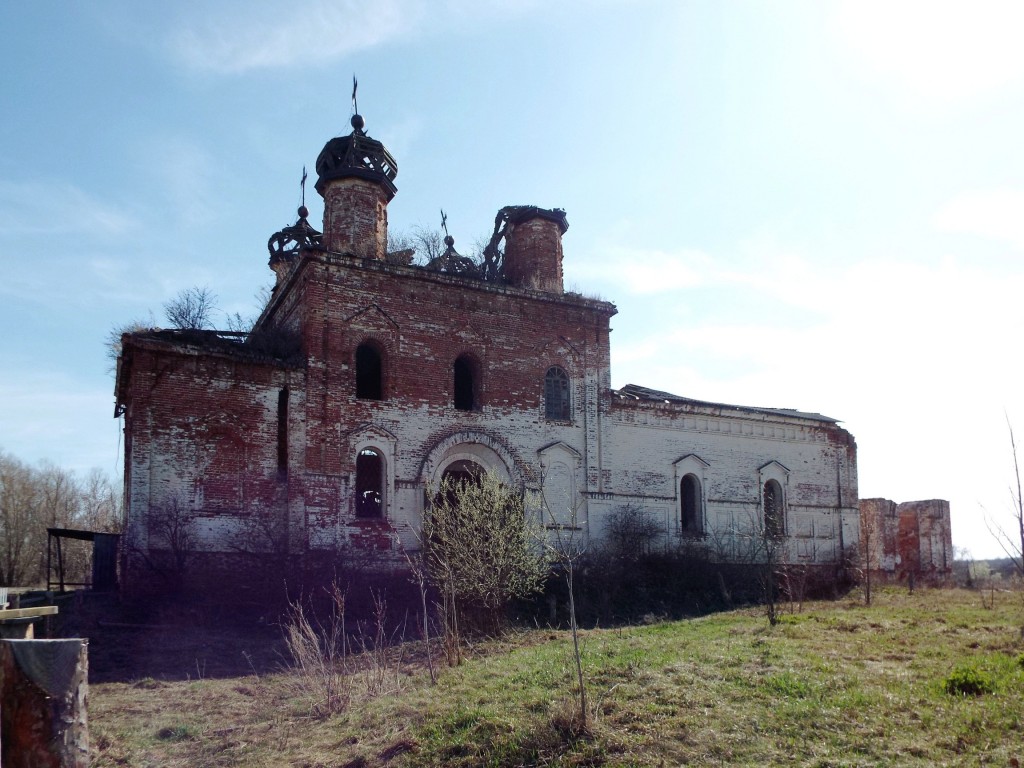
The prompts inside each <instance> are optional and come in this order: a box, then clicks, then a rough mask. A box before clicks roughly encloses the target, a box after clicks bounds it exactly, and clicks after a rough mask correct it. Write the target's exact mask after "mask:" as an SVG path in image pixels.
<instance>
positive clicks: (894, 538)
mask: <svg viewBox="0 0 1024 768" xmlns="http://www.w3.org/2000/svg"><path fill="white" fill-rule="evenodd" d="M860 517H861V521H860V530H861V562H862V564H863V567H864V568H867V569H868V570H870V572H871V577H872V579H877V580H882V581H894V582H910V583H914V582H917V583H930V584H941V583H944V582H946V581H947V580H948V579H949V577H950V576H951V575H952V573H953V534H952V529H951V527H950V517H949V502H948V501H944V500H943V499H929V500H928V501H905V502H903V503H902V504H897V503H896V502H894V501H889V500H888V499H861V500H860Z"/></svg>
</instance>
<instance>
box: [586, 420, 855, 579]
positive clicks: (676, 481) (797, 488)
mask: <svg viewBox="0 0 1024 768" xmlns="http://www.w3.org/2000/svg"><path fill="white" fill-rule="evenodd" d="M606 442H607V445H606V447H605V449H604V451H603V454H604V466H605V467H606V468H607V472H608V478H609V480H608V482H607V484H606V490H607V491H610V492H606V493H605V494H604V495H603V496H602V497H601V498H600V499H599V500H597V499H595V501H592V502H591V504H590V507H591V517H592V518H597V519H599V520H600V519H607V516H608V515H607V513H609V512H611V511H612V510H613V509H614V508H616V507H621V506H624V505H627V504H629V505H634V506H638V507H641V508H643V509H645V510H647V512H648V514H649V515H651V516H652V517H653V518H654V519H656V520H657V521H658V522H659V524H660V525H661V526H662V527H663V529H664V530H665V531H666V534H667V535H668V536H669V540H670V541H671V537H678V536H680V535H681V534H682V533H683V532H682V531H681V530H680V521H681V501H680V482H681V480H682V478H683V475H685V474H688V473H693V472H696V473H697V474H698V476H699V478H700V484H701V486H702V487H701V490H702V492H703V501H704V507H703V510H700V511H701V512H703V515H704V519H703V521H702V524H701V526H700V527H701V529H702V530H703V536H701V537H699V541H700V542H701V543H703V544H704V545H705V546H707V547H708V548H709V549H711V550H712V552H713V554H715V555H716V556H719V557H733V558H739V559H743V558H744V557H748V556H752V555H753V554H754V552H753V551H752V550H754V549H756V548H757V547H758V546H759V543H758V541H757V539H758V536H757V532H758V531H760V530H762V529H763V525H764V519H763V509H762V501H761V494H762V488H763V485H764V483H765V482H766V481H767V480H768V479H771V478H772V477H774V478H775V479H777V480H778V481H779V482H780V485H781V487H782V489H783V498H784V505H783V508H784V521H783V527H784V530H785V533H786V543H785V546H784V548H783V549H784V555H785V557H786V558H787V559H788V560H791V561H793V562H809V563H817V562H837V561H839V560H840V559H841V557H842V555H843V552H844V550H847V549H848V548H850V547H856V543H857V540H858V535H859V521H858V515H857V461H856V447H855V444H854V442H853V439H852V437H851V436H850V434H849V433H848V432H846V430H844V429H842V428H840V427H838V426H836V425H834V424H830V423H826V422H813V421H810V420H807V419H801V418H797V417H793V418H786V417H781V416H767V415H764V414H759V413H751V412H749V411H743V410H741V409H730V410H724V409H721V408H716V407H710V406H699V405H689V406H683V405H679V404H673V403H665V404H654V403H639V402H629V401H625V402H617V403H616V404H615V405H614V406H613V408H612V410H611V419H610V421H609V425H608V439H607V441H606ZM681 459H684V461H683V462H680V460H681ZM687 463H689V465H690V466H691V467H693V468H695V469H690V468H687V467H686V466H685V465H686V464H687ZM766 465H768V466H766ZM595 533H598V534H599V533H600V531H599V530H597V531H595Z"/></svg>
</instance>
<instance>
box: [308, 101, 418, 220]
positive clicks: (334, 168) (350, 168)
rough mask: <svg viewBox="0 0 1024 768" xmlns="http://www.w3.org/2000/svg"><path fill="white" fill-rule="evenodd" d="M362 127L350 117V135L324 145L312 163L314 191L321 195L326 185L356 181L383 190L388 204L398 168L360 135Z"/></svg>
mask: <svg viewBox="0 0 1024 768" xmlns="http://www.w3.org/2000/svg"><path fill="white" fill-rule="evenodd" d="M364 125H365V124H364V122H363V118H362V116H360V115H358V114H357V115H352V133H350V134H349V135H348V136H338V137H337V138H334V139H331V140H330V141H328V142H327V144H326V145H324V148H323V150H322V151H321V152H320V156H319V157H318V158H317V159H316V173H317V180H316V191H317V192H319V193H320V194H321V195H323V194H324V190H325V189H326V187H327V182H329V181H333V180H334V179H347V178H359V179H367V180H369V181H375V182H377V183H378V184H380V185H381V186H382V187H384V188H385V189H386V190H387V196H388V200H389V201H390V200H391V199H392V198H393V197H394V196H395V193H396V192H397V191H398V188H397V187H396V186H395V177H396V176H397V175H398V164H397V163H396V162H395V158H393V157H392V156H391V153H390V152H388V151H387V149H385V148H384V145H383V144H381V143H380V142H379V141H377V140H376V139H371V138H370V137H369V136H367V135H366V133H364V132H363V127H364Z"/></svg>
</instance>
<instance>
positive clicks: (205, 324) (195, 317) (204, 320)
mask: <svg viewBox="0 0 1024 768" xmlns="http://www.w3.org/2000/svg"><path fill="white" fill-rule="evenodd" d="M216 309H217V296H216V294H214V293H213V292H212V291H211V290H210V289H209V288H207V287H206V286H202V287H200V286H193V287H192V288H185V289H184V290H182V291H181V292H180V293H178V295H177V296H175V297H174V298H173V299H171V300H170V301H168V302H165V303H164V315H165V316H166V317H167V322H168V323H170V324H171V327H172V328H179V329H181V330H190V329H194V330H201V329H208V328H212V327H213V313H214V311H216Z"/></svg>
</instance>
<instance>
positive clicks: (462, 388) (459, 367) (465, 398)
mask: <svg viewBox="0 0 1024 768" xmlns="http://www.w3.org/2000/svg"><path fill="white" fill-rule="evenodd" d="M452 371H453V373H454V377H455V381H454V383H455V389H454V395H455V397H454V404H455V407H456V408H457V409H459V410H460V411H475V410H477V408H478V407H479V405H480V403H479V392H478V389H479V386H480V383H479V381H477V375H476V373H477V372H476V365H475V363H474V361H473V359H472V358H471V357H470V356H469V355H459V357H458V358H457V359H456V360H455V364H454V365H453V366H452Z"/></svg>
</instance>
